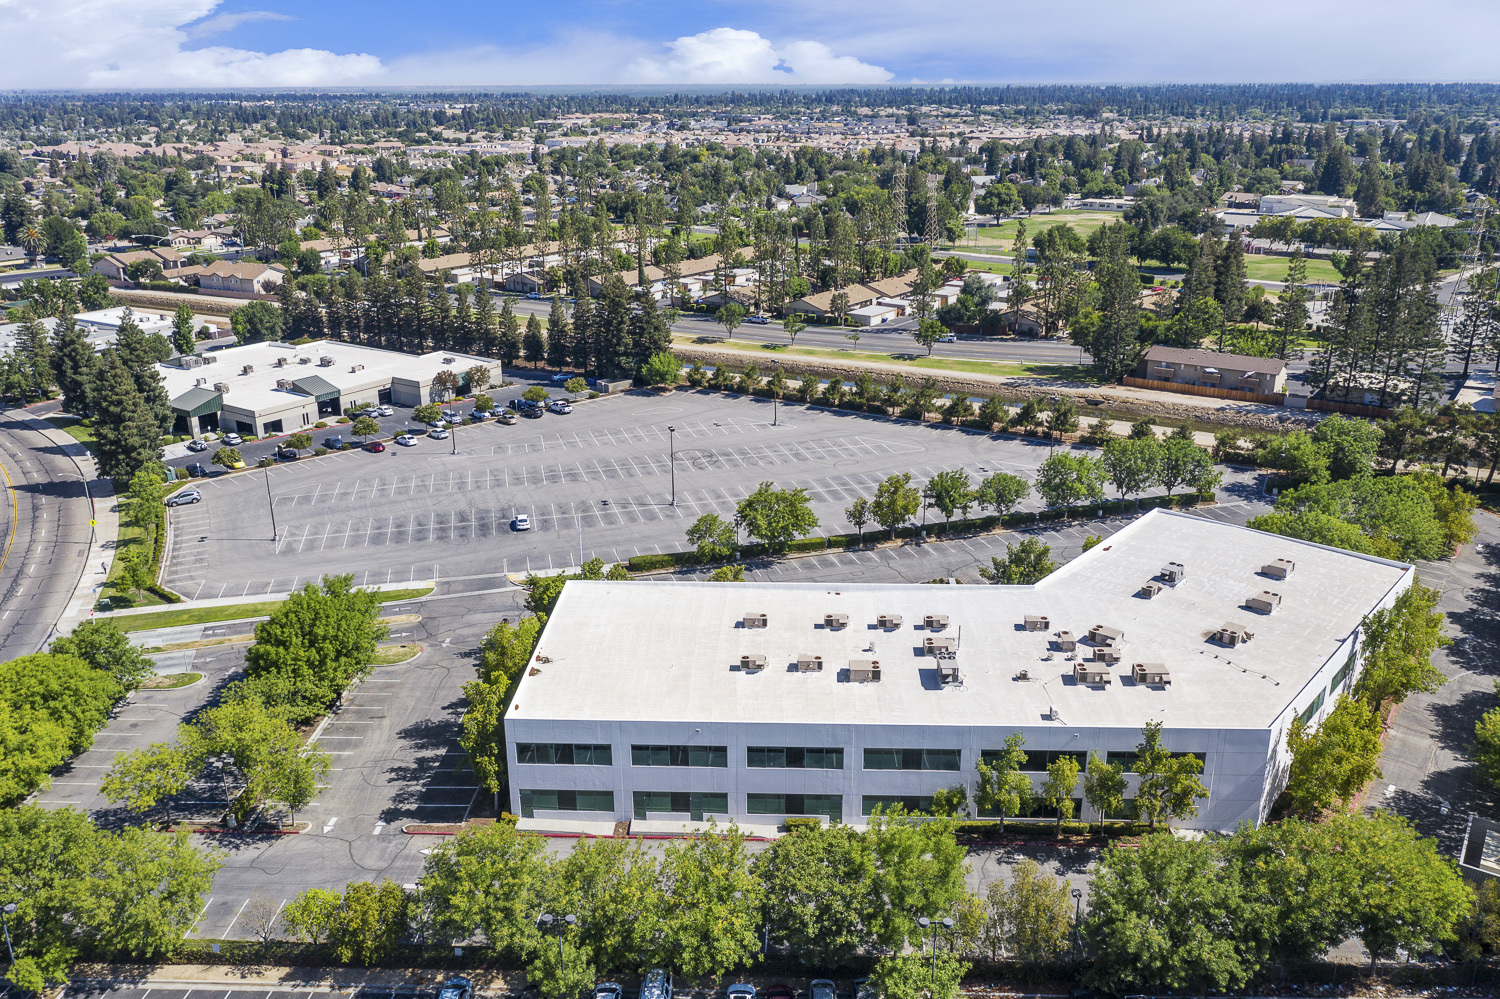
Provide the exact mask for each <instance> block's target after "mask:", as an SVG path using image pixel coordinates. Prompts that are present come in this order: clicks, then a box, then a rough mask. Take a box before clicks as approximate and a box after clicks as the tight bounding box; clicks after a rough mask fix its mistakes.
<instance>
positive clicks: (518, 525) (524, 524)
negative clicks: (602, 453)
mask: <svg viewBox="0 0 1500 999" xmlns="http://www.w3.org/2000/svg"><path fill="white" fill-rule="evenodd" d="M510 529H511V530H512V531H529V530H531V515H530V514H525V513H518V514H516V516H515V519H513V520H512V521H511V522H510ZM645 994H646V992H645V986H644V985H643V986H641V995H642V996H644V995H645ZM668 994H669V995H670V994H671V993H670V992H669V993H668Z"/></svg>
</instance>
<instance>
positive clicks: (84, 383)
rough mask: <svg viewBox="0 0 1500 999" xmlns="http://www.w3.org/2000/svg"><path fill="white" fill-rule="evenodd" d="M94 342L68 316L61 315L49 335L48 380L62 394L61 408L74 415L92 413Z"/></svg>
mask: <svg viewBox="0 0 1500 999" xmlns="http://www.w3.org/2000/svg"><path fill="white" fill-rule="evenodd" d="M94 367H95V356H94V345H93V344H91V343H89V340H88V337H86V336H84V335H83V331H82V330H80V329H79V328H78V324H77V323H76V322H74V321H73V317H72V315H66V316H63V318H62V320H61V321H60V322H59V323H58V325H57V330H56V332H55V333H54V334H53V343H52V380H53V382H54V383H55V384H56V385H57V388H58V391H60V392H61V393H62V405H63V409H64V410H66V411H67V412H69V413H72V414H74V415H75V416H82V417H86V416H92V415H93V412H94V407H93V405H92V404H91V402H90V399H91V398H92V389H93V381H94Z"/></svg>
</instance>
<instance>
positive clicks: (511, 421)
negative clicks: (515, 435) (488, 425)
mask: <svg viewBox="0 0 1500 999" xmlns="http://www.w3.org/2000/svg"><path fill="white" fill-rule="evenodd" d="M500 422H501V423H503V424H505V425H506V426H508V427H509V426H514V425H515V422H516V411H515V410H513V409H507V410H506V411H505V412H503V413H501V414H500Z"/></svg>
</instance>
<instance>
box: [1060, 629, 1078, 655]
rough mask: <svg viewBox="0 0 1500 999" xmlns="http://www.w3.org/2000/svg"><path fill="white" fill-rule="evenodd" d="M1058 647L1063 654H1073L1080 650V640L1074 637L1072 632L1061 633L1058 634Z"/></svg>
mask: <svg viewBox="0 0 1500 999" xmlns="http://www.w3.org/2000/svg"><path fill="white" fill-rule="evenodd" d="M1057 647H1058V648H1059V649H1061V650H1062V651H1063V652H1072V651H1073V650H1074V649H1076V648H1078V639H1076V638H1074V637H1073V633H1072V632H1071V631H1059V632H1058V633H1057Z"/></svg>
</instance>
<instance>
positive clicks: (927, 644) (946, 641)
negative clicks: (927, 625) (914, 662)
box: [922, 635, 958, 656]
mask: <svg viewBox="0 0 1500 999" xmlns="http://www.w3.org/2000/svg"><path fill="white" fill-rule="evenodd" d="M922 651H923V652H925V653H926V654H927V655H929V656H943V655H947V654H949V653H952V652H957V651H958V641H957V639H954V638H950V637H947V636H941V637H938V636H931V635H929V636H928V637H926V638H924V639H922Z"/></svg>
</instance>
